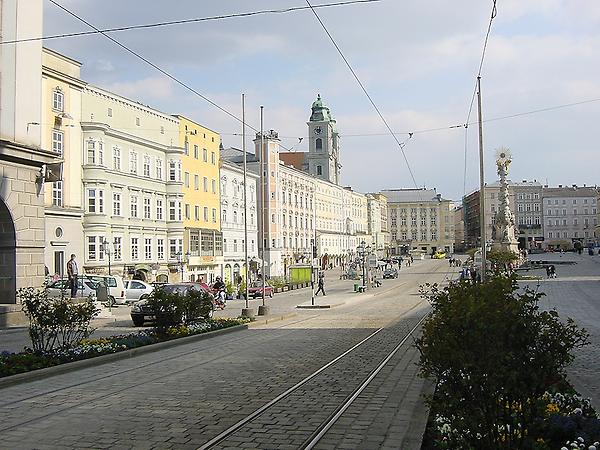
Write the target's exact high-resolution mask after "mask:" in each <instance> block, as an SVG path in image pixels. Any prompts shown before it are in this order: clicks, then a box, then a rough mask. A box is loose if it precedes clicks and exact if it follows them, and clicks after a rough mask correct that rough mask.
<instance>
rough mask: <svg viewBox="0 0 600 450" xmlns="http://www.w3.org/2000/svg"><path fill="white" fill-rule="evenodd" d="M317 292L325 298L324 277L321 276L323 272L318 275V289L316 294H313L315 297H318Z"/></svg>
mask: <svg viewBox="0 0 600 450" xmlns="http://www.w3.org/2000/svg"><path fill="white" fill-rule="evenodd" d="M319 292H322V293H323V297H325V276H324V275H323V272H321V273H320V274H319V281H318V289H317V292H315V297H316V296H317V295H319Z"/></svg>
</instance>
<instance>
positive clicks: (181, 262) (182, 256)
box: [175, 252, 190, 283]
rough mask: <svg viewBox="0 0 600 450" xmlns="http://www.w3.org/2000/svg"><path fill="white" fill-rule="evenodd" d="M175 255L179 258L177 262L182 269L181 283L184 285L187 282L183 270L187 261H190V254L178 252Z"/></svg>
mask: <svg viewBox="0 0 600 450" xmlns="http://www.w3.org/2000/svg"><path fill="white" fill-rule="evenodd" d="M175 255H176V256H177V260H178V261H179V267H180V268H181V282H182V283H183V282H184V281H185V279H184V277H183V268H184V265H185V260H186V259H189V257H190V252H185V253H182V252H177V253H176V254H175Z"/></svg>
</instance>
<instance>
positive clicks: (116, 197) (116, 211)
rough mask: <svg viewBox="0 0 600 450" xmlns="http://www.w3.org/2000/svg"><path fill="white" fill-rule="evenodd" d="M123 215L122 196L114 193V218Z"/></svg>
mask: <svg viewBox="0 0 600 450" xmlns="http://www.w3.org/2000/svg"><path fill="white" fill-rule="evenodd" d="M120 215H121V194H119V193H117V192H115V193H113V216H120Z"/></svg>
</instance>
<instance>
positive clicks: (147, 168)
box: [144, 155, 150, 178]
mask: <svg viewBox="0 0 600 450" xmlns="http://www.w3.org/2000/svg"><path fill="white" fill-rule="evenodd" d="M144 176H145V177H148V178H150V157H149V156H148V155H144Z"/></svg>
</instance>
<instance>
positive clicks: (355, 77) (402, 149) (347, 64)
mask: <svg viewBox="0 0 600 450" xmlns="http://www.w3.org/2000/svg"><path fill="white" fill-rule="evenodd" d="M306 4H307V5H308V6H309V7H310V9H311V11H312V12H313V14H314V15H315V17H316V18H317V20H318V21H319V23H320V24H321V27H322V28H323V30H325V33H326V34H327V36H328V37H329V40H330V41H331V43H332V44H333V46H334V47H335V48H336V50H337V52H338V53H339V54H340V56H341V57H342V59H343V60H344V63H346V66H347V67H348V69H349V70H350V72H351V73H352V76H353V77H354V79H355V80H356V82H357V83H358V85H359V86H360V88H361V89H362V91H363V92H364V93H365V95H366V96H367V98H368V99H369V102H371V105H372V106H373V108H374V109H375V111H376V112H377V114H378V115H379V118H380V119H381V120H382V122H383V123H384V124H385V127H386V128H387V129H388V131H389V133H390V134H391V136H392V137H393V138H394V140H395V141H396V144H398V147H399V148H400V151H401V152H402V156H403V157H404V161H405V162H406V167H407V168H408V172H409V173H410V176H411V178H412V181H413V183H414V185H415V188H416V189H419V186H418V185H417V180H416V179H415V175H414V173H413V171H412V168H411V167H410V163H409V162H408V158H407V157H406V152H405V151H404V147H406V143H407V142H408V141H409V140H410V139H412V136H413V135H412V133H411V134H409V137H408V139H406V140H405V141H403V142H400V140H399V139H398V137H397V136H396V135H395V134H394V132H393V131H392V128H391V127H390V125H389V124H388V122H387V120H386V119H385V117H384V116H383V114H382V113H381V111H380V110H379V108H378V107H377V105H376V104H375V102H374V101H373V98H372V97H371V96H370V95H369V93H368V92H367V89H366V88H365V86H364V84H363V83H362V81H360V78H359V77H358V75H357V74H356V72H355V70H354V68H353V67H352V65H351V64H350V62H349V61H348V59H347V58H346V56H345V55H344V52H342V50H341V48H340V47H339V45H338V44H337V42H336V41H335V39H334V38H333V36H332V35H331V33H330V32H329V30H328V29H327V27H326V26H325V24H324V23H323V21H322V20H321V17H320V16H319V14H318V13H317V11H316V10H315V8H314V7H313V6H312V5H311V3H310V0H306Z"/></svg>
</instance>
